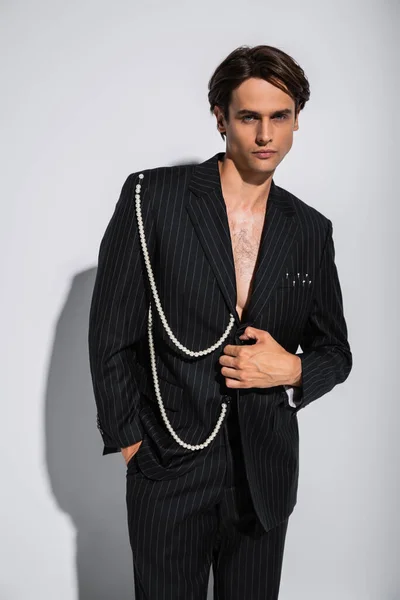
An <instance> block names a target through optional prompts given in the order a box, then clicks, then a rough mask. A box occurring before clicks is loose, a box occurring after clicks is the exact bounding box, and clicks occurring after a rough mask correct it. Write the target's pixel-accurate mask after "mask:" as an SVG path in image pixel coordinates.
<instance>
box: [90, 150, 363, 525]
mask: <svg viewBox="0 0 400 600" xmlns="http://www.w3.org/2000/svg"><path fill="white" fill-rule="evenodd" d="M222 157H223V153H218V154H216V155H214V156H213V157H211V158H209V159H208V160H206V161H205V162H203V163H201V164H199V165H185V166H173V167H160V168H155V169H148V170H144V171H142V172H143V174H144V178H143V179H141V180H139V178H138V174H139V173H140V171H138V172H137V173H132V174H131V175H129V176H128V178H127V180H126V181H125V183H124V185H123V188H122V191H121V195H120V198H119V200H118V202H117V204H116V206H115V210H114V214H113V216H112V218H111V220H110V222H109V224H108V227H107V229H106V231H105V234H104V236H103V239H102V241H101V244H100V250H99V259H98V270H97V276H96V281H95V286H94V291H93V297H92V304H91V309H90V320H89V356H90V368H91V375H92V380H93V389H94V395H95V400H96V405H97V411H98V416H97V419H98V428H99V430H100V433H101V435H102V439H103V441H104V449H103V454H108V453H112V452H118V451H119V449H120V447H124V446H129V445H131V444H134V443H135V442H138V441H140V440H143V442H142V444H141V446H140V448H139V451H138V453H137V460H138V465H139V467H140V469H141V471H142V472H143V473H144V474H145V475H146V476H147V477H149V478H150V479H156V480H165V479H170V478H174V477H177V476H179V475H182V474H184V473H185V472H187V471H189V470H191V469H193V468H194V467H195V466H196V465H197V464H198V463H199V462H201V461H202V460H203V459H204V456H205V455H206V454H207V452H208V451H209V450H210V448H211V446H208V447H207V448H205V449H203V450H200V451H195V452H193V451H191V450H187V449H185V448H183V447H182V446H180V445H179V444H177V443H176V442H175V440H174V439H173V438H172V436H171V435H170V433H169V432H168V431H167V429H166V427H165V425H164V422H163V420H162V417H161V413H160V411H159V407H158V404H157V399H156V396H155V392H154V387H153V381H152V374H151V370H150V359H149V349H148V336H147V312H148V306H149V302H150V300H152V295H151V290H150V286H149V282H148V277H147V273H146V268H145V263H144V259H143V254H142V249H141V247H140V241H139V236H138V230H137V219H136V214H135V185H136V184H137V183H139V182H140V183H141V185H142V189H141V206H142V216H143V222H144V228H145V235H146V241H147V248H148V251H149V254H150V259H151V264H152V267H153V272H154V276H155V280H156V285H157V289H158V293H159V296H160V300H161V304H162V307H163V310H164V313H165V315H166V318H167V321H168V323H169V325H170V327H171V329H172V331H173V332H174V334H175V336H176V337H177V338H178V340H179V341H180V342H181V343H182V344H184V345H185V346H186V347H187V348H190V349H191V350H201V349H205V348H208V347H209V346H211V345H212V344H214V343H215V342H216V341H217V340H218V339H219V338H220V337H221V335H222V334H223V332H224V331H225V329H226V327H227V325H228V322H229V314H230V313H232V314H233V315H234V317H235V324H234V327H233V329H232V330H231V334H230V336H228V338H227V339H226V340H225V342H224V343H223V344H222V345H221V346H220V347H219V348H218V349H217V350H215V351H214V352H212V353H211V354H208V355H206V356H203V357H201V358H191V357H189V356H187V355H186V354H184V353H183V352H181V351H180V350H179V349H178V348H176V346H175V345H173V343H172V342H171V341H170V339H169V337H168V334H167V332H166V331H165V330H164V328H163V326H162V324H161V321H160V318H159V315H158V312H157V309H156V307H155V304H154V302H153V300H152V314H153V335H154V343H155V348H156V353H157V370H158V376H159V385H160V390H161V394H162V398H163V402H164V406H165V409H166V412H167V416H168V418H169V420H170V421H171V425H172V427H173V428H174V430H175V431H176V432H177V434H178V435H179V437H180V438H181V439H183V440H185V441H186V442H188V443H190V444H199V443H202V442H203V441H204V440H205V439H207V437H208V436H209V435H210V433H211V431H212V430H213V429H214V427H215V424H216V422H217V419H218V417H219V415H220V412H221V403H222V402H223V401H224V400H225V399H227V398H228V399H229V398H231V397H232V395H233V394H236V395H237V399H238V411H239V415H238V416H239V423H240V428H241V435H242V444H243V453H244V458H245V463H246V469H247V476H248V480H249V484H250V488H251V491H252V496H253V501H254V504H255V508H256V510H257V512H258V514H259V515H261V518H262V521H263V524H264V526H265V527H266V528H267V529H269V528H271V527H272V526H274V525H275V524H277V523H279V522H280V521H282V520H283V519H285V518H286V517H287V516H288V515H289V514H290V513H291V512H292V510H293V508H294V506H295V504H296V500H297V485H298V473H299V432H298V423H297V412H298V411H299V410H301V409H302V408H304V407H305V406H307V404H309V403H310V402H313V401H314V400H317V399H318V398H320V397H321V396H323V395H324V394H326V393H327V392H329V391H330V390H331V389H332V388H333V387H334V386H335V385H337V384H338V383H341V382H343V381H345V379H346V378H347V376H348V375H349V373H350V370H351V368H352V354H351V351H350V347H349V343H348V340H347V327H346V322H345V319H344V315H343V304H342V294H341V289H340V283H339V279H338V274H337V269H336V266H335V262H334V258H335V250H334V243H333V239H332V222H331V221H330V220H329V219H328V218H326V217H325V216H323V215H322V214H321V213H320V212H319V211H317V210H316V209H314V208H312V207H311V206H308V205H307V204H306V203H304V202H303V201H301V200H300V199H298V198H296V196H294V195H293V194H291V193H290V192H288V191H286V190H284V189H283V188H281V187H279V186H277V185H276V184H275V182H274V181H273V180H272V184H271V188H270V193H269V197H268V203H267V211H266V217H265V221H264V227H263V231H262V236H261V242H260V249H259V256H258V261H257V265H256V272H255V277H254V281H253V288H252V294H251V297H250V301H249V304H248V306H247V310H246V311H245V312H244V314H243V315H242V320H240V319H239V315H238V313H237V311H236V280H235V267H234V261H233V253H232V244H231V238H230V231H229V225H228V218H227V212H226V205H225V201H224V198H223V195H222V189H221V182H220V176H219V170H218V159H219V158H222ZM248 325H252V326H254V327H257V328H259V329H263V330H267V331H268V332H269V333H270V334H271V335H272V336H273V337H274V338H275V339H276V340H277V341H278V342H279V344H281V345H282V346H283V347H284V348H285V349H286V350H288V351H289V352H292V353H295V352H296V351H297V349H298V346H299V345H300V346H301V350H302V352H301V353H299V354H298V355H299V356H300V358H301V361H302V379H303V384H302V388H301V393H300V398H299V399H298V400H299V403H298V405H297V407H296V408H292V407H290V406H289V405H288V402H287V399H286V392H285V390H284V387H283V386H277V387H273V388H251V389H241V390H233V389H231V388H227V387H226V385H225V378H224V376H223V375H221V373H220V370H221V366H220V364H219V362H218V358H219V356H220V355H221V354H222V353H223V347H224V346H225V345H226V344H239V343H241V340H239V336H240V335H241V333H242V332H243V330H244V329H245V328H246V326H248ZM220 433H221V430H220ZM213 443H214V444H220V443H222V441H221V438H220V435H217V437H216V439H215V440H214V442H213Z"/></svg>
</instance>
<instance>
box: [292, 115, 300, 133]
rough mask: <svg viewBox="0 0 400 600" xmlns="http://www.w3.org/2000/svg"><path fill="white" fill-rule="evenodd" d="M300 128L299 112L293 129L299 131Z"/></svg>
mask: <svg viewBox="0 0 400 600" xmlns="http://www.w3.org/2000/svg"><path fill="white" fill-rule="evenodd" d="M298 129H299V113H297V115H296V119H295V121H294V125H293V131H297V130H298Z"/></svg>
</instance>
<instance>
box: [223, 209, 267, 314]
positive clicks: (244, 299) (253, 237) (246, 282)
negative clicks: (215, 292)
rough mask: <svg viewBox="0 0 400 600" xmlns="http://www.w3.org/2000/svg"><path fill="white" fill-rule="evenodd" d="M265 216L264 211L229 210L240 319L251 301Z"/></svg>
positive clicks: (237, 307) (237, 305) (237, 306)
mask: <svg viewBox="0 0 400 600" xmlns="http://www.w3.org/2000/svg"><path fill="white" fill-rule="evenodd" d="M264 218H265V213H264V212H258V213H255V214H251V213H249V212H247V211H236V212H229V210H228V222H229V229H230V234H231V240H232V250H233V259H234V263H235V273H236V301H237V303H236V310H237V312H238V315H239V317H240V319H241V318H242V314H243V311H244V310H245V308H246V306H247V305H248V303H249V301H250V296H251V291H252V285H253V280H254V272H255V267H256V263H257V258H258V253H259V248H260V240H261V234H262V230H263V225H264Z"/></svg>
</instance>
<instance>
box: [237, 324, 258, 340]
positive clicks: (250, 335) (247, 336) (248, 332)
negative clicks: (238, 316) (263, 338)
mask: <svg viewBox="0 0 400 600" xmlns="http://www.w3.org/2000/svg"><path fill="white" fill-rule="evenodd" d="M239 337H240V339H244V340H258V339H259V336H258V335H257V329H255V328H254V327H246V329H245V330H244V332H243V333H242V335H241V336H239Z"/></svg>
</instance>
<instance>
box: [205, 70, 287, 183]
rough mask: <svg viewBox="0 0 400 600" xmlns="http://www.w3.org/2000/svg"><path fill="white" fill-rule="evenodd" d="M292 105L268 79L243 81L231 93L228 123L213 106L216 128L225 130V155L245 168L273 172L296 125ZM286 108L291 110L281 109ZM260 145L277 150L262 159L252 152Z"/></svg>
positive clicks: (242, 168)
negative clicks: (286, 111) (287, 111)
mask: <svg viewBox="0 0 400 600" xmlns="http://www.w3.org/2000/svg"><path fill="white" fill-rule="evenodd" d="M294 109H295V103H294V101H293V100H292V98H291V97H290V96H289V95H288V94H286V93H285V92H283V91H282V90H280V89H279V88H277V87H275V86H274V85H272V84H271V83H269V82H268V81H265V80H264V79H258V78H254V77H252V78H250V79H247V80H246V81H244V82H243V83H242V84H241V85H240V86H239V87H238V88H236V90H234V91H233V93H232V100H231V104H230V106H229V122H228V123H227V122H226V120H225V119H224V117H223V114H222V111H221V110H220V108H219V107H218V106H216V107H215V109H214V114H215V115H216V117H217V123H218V129H219V131H221V132H225V133H226V155H227V156H228V157H230V158H232V159H233V160H234V162H235V164H236V166H237V167H238V168H239V169H240V170H242V171H244V172H249V173H252V174H257V173H259V174H270V173H273V172H274V170H275V169H276V167H277V166H278V164H279V163H280V162H281V161H282V160H283V158H284V157H285V155H286V154H287V153H288V152H289V150H290V148H291V147H292V143H293V131H297V129H298V128H299V127H298V122H297V121H298V118H297V117H296V119H295V116H294ZM285 110H289V111H290V112H289V113H285V112H280V111H285ZM262 149H265V150H266V149H271V150H276V153H275V154H272V155H271V156H270V158H264V159H263V158H260V157H258V156H257V154H255V152H256V151H260V150H262Z"/></svg>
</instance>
